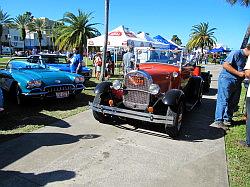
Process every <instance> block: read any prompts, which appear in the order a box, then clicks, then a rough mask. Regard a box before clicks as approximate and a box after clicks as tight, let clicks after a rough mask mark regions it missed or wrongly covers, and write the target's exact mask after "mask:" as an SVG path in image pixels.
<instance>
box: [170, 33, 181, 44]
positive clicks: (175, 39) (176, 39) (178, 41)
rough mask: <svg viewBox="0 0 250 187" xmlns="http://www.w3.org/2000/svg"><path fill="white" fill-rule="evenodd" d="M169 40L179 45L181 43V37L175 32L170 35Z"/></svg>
mask: <svg viewBox="0 0 250 187" xmlns="http://www.w3.org/2000/svg"><path fill="white" fill-rule="evenodd" d="M171 41H172V42H174V43H176V44H177V45H181V44H182V42H181V39H180V38H179V37H178V36H177V35H176V34H175V35H173V36H172V39H171Z"/></svg>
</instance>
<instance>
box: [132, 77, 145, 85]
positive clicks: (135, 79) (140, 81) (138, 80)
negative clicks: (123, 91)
mask: <svg viewBox="0 0 250 187" xmlns="http://www.w3.org/2000/svg"><path fill="white" fill-rule="evenodd" d="M129 82H130V83H131V84H134V85H143V84H144V77H137V76H131V77H129Z"/></svg>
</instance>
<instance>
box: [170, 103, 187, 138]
mask: <svg viewBox="0 0 250 187" xmlns="http://www.w3.org/2000/svg"><path fill="white" fill-rule="evenodd" d="M183 112H184V104H183V102H182V101H181V102H180V103H179V104H178V106H177V107H176V108H173V107H171V106H169V107H168V110H167V116H171V117H173V121H172V123H173V124H172V126H170V127H169V125H165V131H166V134H168V135H169V136H170V137H171V138H173V139H175V138H176V137H178V135H179V133H180V129H181V124H182V118H183Z"/></svg>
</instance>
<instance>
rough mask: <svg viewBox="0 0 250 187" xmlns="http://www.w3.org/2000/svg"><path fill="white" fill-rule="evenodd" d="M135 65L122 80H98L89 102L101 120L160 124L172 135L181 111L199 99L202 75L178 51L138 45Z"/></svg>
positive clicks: (200, 96) (179, 120) (196, 102)
mask: <svg viewBox="0 0 250 187" xmlns="http://www.w3.org/2000/svg"><path fill="white" fill-rule="evenodd" d="M135 56H136V59H138V60H136V62H138V64H137V69H135V70H132V71H130V72H129V73H127V74H126V75H125V77H124V80H123V81H120V80H115V81H114V82H113V83H112V82H102V83H100V84H98V85H97V86H96V88H95V90H94V92H95V94H96V96H95V98H94V101H93V103H90V106H91V108H92V111H93V116H94V118H95V119H96V120H98V121H99V122H101V123H110V122H112V121H113V122H115V123H119V121H124V120H127V121H128V122H129V121H133V123H136V120H139V121H142V122H149V123H150V124H152V125H156V124H162V125H164V126H165V130H166V133H167V134H168V135H169V136H170V137H172V138H176V137H177V136H178V134H179V132H180V129H181V125H182V120H183V113H184V111H191V110H192V109H193V108H194V106H196V105H197V104H199V103H200V102H201V99H202V92H203V91H202V87H203V83H204V81H203V79H202V78H201V77H200V75H199V74H197V71H196V68H195V67H194V66H192V65H191V64H189V63H186V62H183V61H182V60H183V52H182V51H169V50H165V51H164V50H151V49H147V48H146V49H140V51H139V50H138V54H136V55H135Z"/></svg>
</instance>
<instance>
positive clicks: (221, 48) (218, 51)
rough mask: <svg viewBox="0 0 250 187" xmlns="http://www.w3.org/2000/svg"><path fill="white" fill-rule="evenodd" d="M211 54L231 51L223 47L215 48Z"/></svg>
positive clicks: (210, 51)
mask: <svg viewBox="0 0 250 187" xmlns="http://www.w3.org/2000/svg"><path fill="white" fill-rule="evenodd" d="M208 52H209V53H221V52H230V51H229V50H226V49H224V48H223V47H219V48H214V49H211V50H209V51H208Z"/></svg>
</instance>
